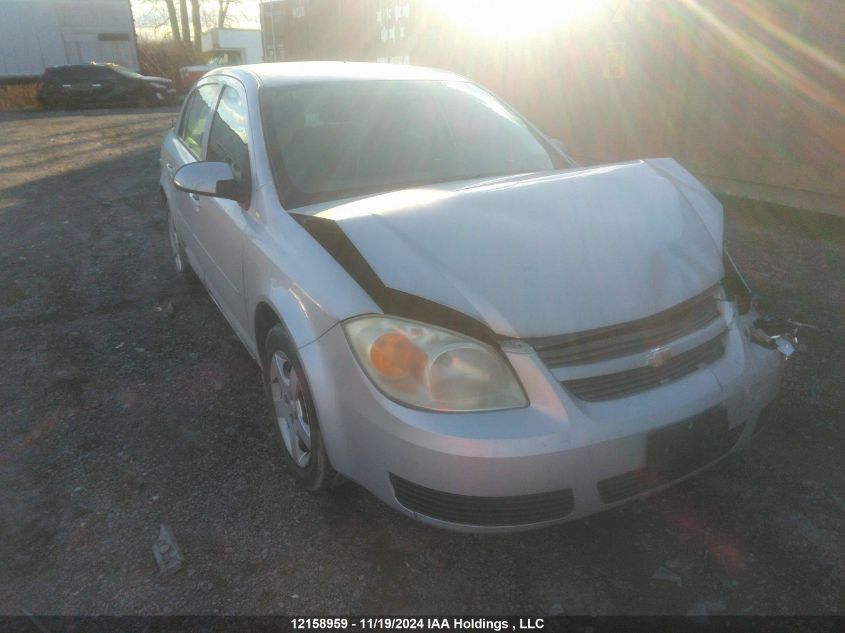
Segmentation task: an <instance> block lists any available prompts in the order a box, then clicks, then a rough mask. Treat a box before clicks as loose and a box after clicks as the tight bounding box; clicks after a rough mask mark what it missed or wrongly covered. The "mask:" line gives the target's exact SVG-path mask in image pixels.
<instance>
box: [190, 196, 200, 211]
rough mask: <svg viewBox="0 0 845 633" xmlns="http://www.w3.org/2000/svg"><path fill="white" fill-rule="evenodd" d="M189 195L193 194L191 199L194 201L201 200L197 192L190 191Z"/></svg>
mask: <svg viewBox="0 0 845 633" xmlns="http://www.w3.org/2000/svg"><path fill="white" fill-rule="evenodd" d="M188 195H189V196H191V200H193V201H194V202H199V201H200V197H199V196H198V195H197V194H195V193H189V194H188ZM197 208H199V207H197Z"/></svg>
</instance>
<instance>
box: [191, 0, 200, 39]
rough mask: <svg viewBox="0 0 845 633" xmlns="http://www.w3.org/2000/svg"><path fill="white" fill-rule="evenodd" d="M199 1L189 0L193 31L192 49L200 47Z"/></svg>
mask: <svg viewBox="0 0 845 633" xmlns="http://www.w3.org/2000/svg"><path fill="white" fill-rule="evenodd" d="M200 3H201V0H191V22H192V26H193V29H194V48H196V49H197V50H200V48H201V47H202V13H201V8H202V7H201V6H200Z"/></svg>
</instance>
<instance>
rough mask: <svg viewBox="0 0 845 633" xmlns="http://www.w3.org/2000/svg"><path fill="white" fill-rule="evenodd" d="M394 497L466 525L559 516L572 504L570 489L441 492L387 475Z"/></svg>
mask: <svg viewBox="0 0 845 633" xmlns="http://www.w3.org/2000/svg"><path fill="white" fill-rule="evenodd" d="M390 483H391V484H393V491H394V493H395V494H396V499H397V500H398V501H399V503H401V504H402V505H403V506H405V507H406V508H408V509H409V510H412V511H414V512H418V513H419V514H424V515H425V516H428V517H431V518H433V519H439V520H441V521H448V522H450V523H463V524H466V525H491V526H492V525H521V524H529V523H540V522H542V521H552V520H554V519H562V518H563V517H565V516H567V515H568V514H570V513H571V512H572V510H573V508H574V505H575V498H574V496H573V494H572V490H570V489H566V490H559V491H556V492H544V493H540V494H532V495H520V496H514V497H471V496H465V495H456V494H452V493H449V492H440V491H438V490H432V489H431V488H425V487H424V486H420V485H418V484H415V483H412V482H410V481H407V480H405V479H402V478H401V477H397V476H396V475H394V474H392V473H391V475H390Z"/></svg>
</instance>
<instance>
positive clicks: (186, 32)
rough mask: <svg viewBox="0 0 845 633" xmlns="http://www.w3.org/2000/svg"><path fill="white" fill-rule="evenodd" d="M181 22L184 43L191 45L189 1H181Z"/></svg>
mask: <svg viewBox="0 0 845 633" xmlns="http://www.w3.org/2000/svg"><path fill="white" fill-rule="evenodd" d="M179 20H180V21H181V22H182V43H183V44H184V45H185V46H188V45H189V44H190V43H191V25H190V23H189V22H188V0H179Z"/></svg>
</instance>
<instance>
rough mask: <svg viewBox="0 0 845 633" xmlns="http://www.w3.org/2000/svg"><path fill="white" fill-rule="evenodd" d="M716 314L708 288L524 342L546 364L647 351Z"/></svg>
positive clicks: (701, 324) (715, 307)
mask: <svg viewBox="0 0 845 633" xmlns="http://www.w3.org/2000/svg"><path fill="white" fill-rule="evenodd" d="M718 316H719V308H718V305H717V303H716V298H715V290H714V289H713V288H710V289H709V290H707V291H706V292H703V293H701V294H700V295H698V296H696V297H693V298H692V299H689V300H687V301H684V302H683V303H679V304H678V305H676V306H675V307H674V308H669V309H668V310H664V311H663V312H658V313H657V314H654V315H652V316H650V317H646V318H644V319H639V320H637V321H629V322H628V323H622V324H620V325H611V326H609V327H603V328H598V329H595V330H587V331H585V332H578V333H575V334H565V335H562V336H549V337H544V338H536V339H531V340H529V341H528V343H529V344H530V345H531V346H532V347H533V348H534V349H535V350H537V354H538V355H539V356H540V358H541V359H542V360H543V362H544V363H546V365H547V366H548V367H550V368H554V367H562V366H564V365H573V364H584V363H589V362H595V361H598V360H603V359H607V358H617V357H619V356H628V355H631V354H637V353H640V352H647V351H648V350H650V349H653V348H655V347H659V346H660V345H663V344H664V343H668V342H669V341H673V340H675V339H677V338H680V337H682V336H685V335H687V334H692V333H693V332H697V331H698V330H700V329H701V328H703V327H704V326H705V325H707V324H709V323H710V322H711V321H713V319H716V318H718Z"/></svg>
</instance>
